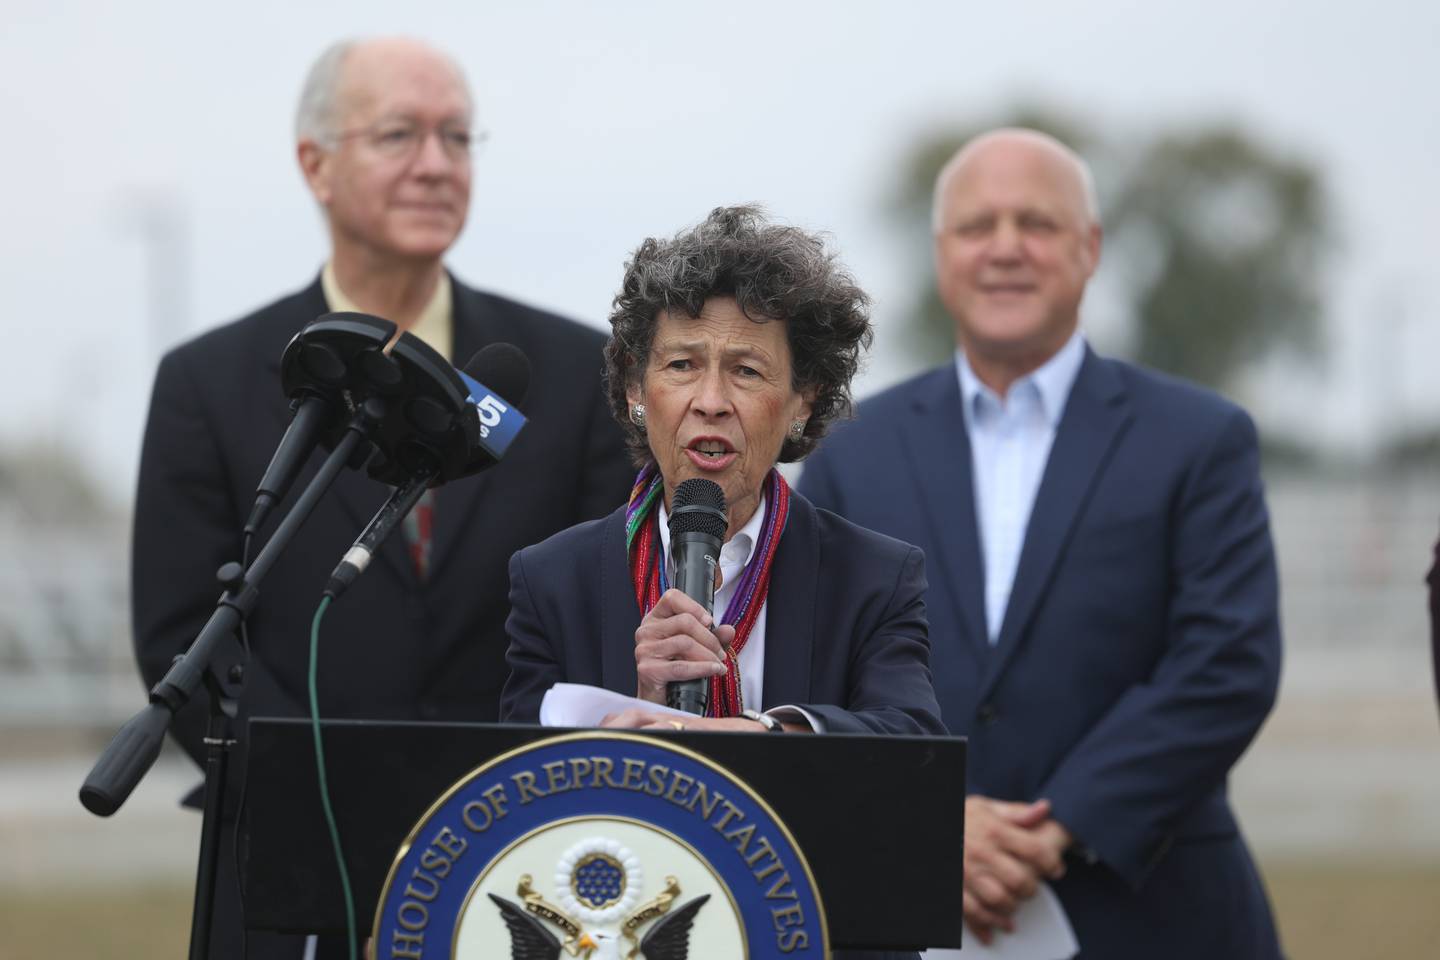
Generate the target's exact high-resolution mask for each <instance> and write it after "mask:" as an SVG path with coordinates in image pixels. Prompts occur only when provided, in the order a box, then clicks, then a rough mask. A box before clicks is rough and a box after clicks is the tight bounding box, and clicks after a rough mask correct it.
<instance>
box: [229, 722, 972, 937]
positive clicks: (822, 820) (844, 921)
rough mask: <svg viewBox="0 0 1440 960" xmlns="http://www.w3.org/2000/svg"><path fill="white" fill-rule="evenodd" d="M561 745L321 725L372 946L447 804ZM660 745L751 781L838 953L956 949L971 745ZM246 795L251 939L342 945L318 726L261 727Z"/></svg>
mask: <svg viewBox="0 0 1440 960" xmlns="http://www.w3.org/2000/svg"><path fill="white" fill-rule="evenodd" d="M564 732H566V731H564V730H558V729H554V728H541V727H532V726H505V725H495V724H453V723H386V722H378V721H363V720H352V721H341V720H328V721H324V738H325V750H326V760H327V773H328V777H329V784H330V796H331V800H332V804H333V805H334V808H335V816H336V819H337V821H338V825H339V829H340V835H341V837H342V839H343V842H344V844H345V856H346V859H347V861H348V864H349V868H350V878H351V882H352V885H353V886H354V889H355V897H356V909H357V911H358V914H357V916H358V920H359V923H360V925H361V928H362V931H361V932H362V934H363V933H364V932H365V931H367V930H368V928H369V925H370V920H371V917H373V915H374V913H375V907H376V901H377V899H378V897H379V894H380V889H381V887H382V885H383V884H384V882H385V877H386V874H387V872H388V871H389V869H390V865H391V863H392V862H393V861H394V858H395V855H396V853H397V851H398V849H399V847H400V844H401V843H402V842H403V841H404V840H405V838H406V836H407V834H408V833H409V832H410V829H411V828H412V827H413V826H414V825H415V823H416V822H417V821H418V820H420V818H421V817H422V816H423V815H424V814H425V812H426V811H427V810H428V809H429V808H430V806H431V805H432V804H433V803H434V802H435V801H436V799H437V798H439V797H440V795H441V794H442V793H444V792H445V790H446V789H448V788H449V787H450V786H451V785H452V784H454V783H455V782H456V781H457V780H459V779H461V778H462V777H464V776H465V775H466V774H467V773H469V772H470V771H472V770H474V769H475V768H476V767H478V766H480V765H481V764H483V763H485V762H486V761H488V760H490V759H491V758H493V757H495V756H498V755H500V754H502V753H504V752H506V751H509V750H512V749H515V748H517V747H521V746H523V745H525V744H527V743H530V742H531V741H534V740H539V739H543V738H547V737H551V736H554V735H556V734H559V733H564ZM662 736H663V737H664V738H665V739H666V740H667V741H669V742H673V743H677V744H679V745H681V746H684V747H686V748H689V749H691V750H693V751H695V752H696V753H699V754H702V755H704V756H706V757H708V758H709V759H711V760H713V761H715V762H716V763H718V764H720V765H722V766H724V767H726V768H728V769H729V770H730V771H731V772H732V773H733V774H735V775H736V776H738V777H740V778H741V779H743V780H745V781H747V782H748V783H749V784H750V786H751V787H752V788H754V789H755V790H756V791H757V792H758V793H759V794H761V795H762V796H763V797H764V798H765V800H766V801H767V802H768V803H769V805H770V806H771V807H772V808H773V809H774V811H775V812H776V813H777V814H778V815H779V817H780V818H781V819H782V820H783V821H784V822H785V824H786V825H787V826H788V827H789V828H790V831H791V833H792V834H793V835H794V837H795V840H796V842H797V843H798V845H799V847H800V849H801V850H802V851H803V852H804V855H805V857H806V859H807V860H808V861H809V864H810V867H811V869H812V871H813V873H814V876H815V880H816V884H817V886H818V887H819V891H820V895H821V897H822V898H823V900H824V903H825V912H826V915H827V917H828V920H829V930H830V942H831V945H832V946H833V947H835V948H840V949H920V948H922V947H927V946H933V947H945V946H948V947H958V946H960V936H961V927H962V916H961V910H960V904H961V899H962V885H961V884H962V880H961V862H962V859H963V858H962V855H961V854H962V844H963V842H964V818H963V811H964V807H965V741H964V740H963V739H959V738H950V737H882V736H850V735H838V734H826V735H823V736H772V735H763V734H726V733H674V734H664V735H662ZM246 780H247V783H248V786H247V794H246V805H245V814H244V821H243V824H242V831H243V839H244V841H245V844H246V846H245V849H246V850H247V851H248V853H247V855H246V858H245V859H246V866H245V876H244V883H245V909H246V918H247V919H246V925H247V926H249V927H250V928H251V929H256V930H274V931H282V932H307V931H308V932H322V933H340V934H343V932H344V929H345V909H344V905H343V900H342V897H341V892H340V883H339V880H338V878H337V876H336V867H335V860H334V854H333V851H332V849H331V847H330V843H329V835H328V833H327V829H326V826H325V821H324V817H323V813H322V810H321V805H320V799H319V793H318V786H317V779H316V772H315V754H314V743H313V739H312V734H311V730H310V725H309V722H308V721H305V720H297V719H270V718H256V719H254V720H252V721H251V723H250V751H249V770H248V773H247V777H246Z"/></svg>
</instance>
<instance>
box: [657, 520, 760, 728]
mask: <svg viewBox="0 0 1440 960" xmlns="http://www.w3.org/2000/svg"><path fill="white" fill-rule="evenodd" d="M768 499H769V498H768V497H767V496H766V494H765V493H763V492H762V493H761V494H760V505H759V506H758V507H756V508H755V513H754V514H753V515H752V516H751V517H750V519H749V520H748V521H746V523H745V526H743V527H741V528H740V529H739V530H738V531H736V533H735V536H733V537H731V538H730V540H729V541H728V542H727V543H725V544H724V545H723V546H722V547H721V548H720V577H721V583H720V589H719V590H717V591H715V611H714V614H715V622H716V623H719V622H720V621H721V619H722V618H723V617H724V616H725V609H726V607H728V606H729V604H730V598H731V597H733V596H735V589H736V587H738V586H739V585H740V574H741V573H742V572H743V571H744V570H745V565H746V564H747V563H749V562H750V556H751V554H753V553H754V552H755V545H756V544H757V543H759V542H760V528H761V527H763V526H764V525H765V504H766V501H767V500H768ZM660 547H661V549H662V550H664V552H665V579H666V582H668V583H670V584H671V585H672V586H673V585H674V583H675V559H674V557H673V556H671V554H670V512H669V511H668V510H666V509H665V501H664V498H663V497H662V498H661V501H660ZM767 606H769V601H768V600H767V601H766V602H765V603H764V604H761V606H760V613H759V615H758V616H756V618H755V626H753V627H752V628H751V629H750V639H748V640H746V641H745V646H743V647H741V648H740V655H739V657H738V660H739V664H740V699H741V701H742V702H743V704H744V706H745V708H746V709H748V710H763V709H764V707H763V706H761V700H760V698H761V696H762V695H763V694H764V690H765V682H764V681H765V678H764V673H765V614H766V609H765V608H766V607H767Z"/></svg>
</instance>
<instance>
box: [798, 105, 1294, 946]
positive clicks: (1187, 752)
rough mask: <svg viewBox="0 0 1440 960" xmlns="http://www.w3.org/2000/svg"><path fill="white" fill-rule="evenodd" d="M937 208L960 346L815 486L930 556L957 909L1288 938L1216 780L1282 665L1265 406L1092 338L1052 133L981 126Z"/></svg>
mask: <svg viewBox="0 0 1440 960" xmlns="http://www.w3.org/2000/svg"><path fill="white" fill-rule="evenodd" d="M933 219H934V223H933V227H934V241H935V247H934V250H935V269H936V275H937V282H938V284H939V291H940V297H941V299H942V301H943V302H944V304H945V307H946V310H947V311H948V312H949V313H950V315H951V317H952V318H953V320H954V323H955V338H956V344H957V348H958V349H957V351H956V354H955V359H954V362H953V363H947V364H946V365H944V366H943V367H941V368H940V369H938V370H935V371H932V372H930V373H927V374H924V375H923V376H920V377H918V378H916V379H914V380H912V381H910V382H908V383H904V384H901V385H900V386H898V387H895V388H893V389H891V390H889V391H887V392H885V393H883V394H881V395H879V396H877V397H874V398H873V399H871V400H869V401H868V402H866V403H864V404H862V405H861V407H860V411H859V416H858V418H857V419H856V420H855V421H854V422H853V423H851V424H848V425H846V426H845V427H843V428H840V429H837V430H836V431H835V433H834V435H833V436H832V437H831V438H829V439H827V440H826V441H825V442H824V444H823V445H822V446H821V448H820V450H819V451H818V452H817V453H816V454H814V455H812V456H811V457H810V458H809V460H808V461H807V465H806V468H805V473H804V475H803V477H802V478H801V482H800V490H801V492H803V493H804V494H805V495H806V496H808V497H809V498H810V499H811V500H812V501H813V502H814V503H815V504H816V505H817V506H820V507H825V508H828V509H830V510H833V511H835V512H837V513H839V514H841V515H843V516H845V517H847V518H849V519H850V520H853V521H855V522H857V523H860V524H862V525H863V526H866V527H871V528H873V529H876V530H879V531H881V532H884V533H887V534H890V535H891V536H894V537H898V538H900V539H902V540H908V541H910V542H912V543H915V544H918V545H919V546H921V547H922V548H923V549H924V551H925V556H926V560H927V564H928V567H929V569H930V570H931V575H930V590H929V593H928V595H927V598H926V612H927V615H928V617H929V620H930V638H931V640H930V642H931V665H932V669H933V670H934V673H935V687H936V691H937V693H938V694H939V699H940V705H941V708H942V710H943V712H944V719H945V723H946V725H947V726H948V727H949V728H950V729H951V730H952V731H953V732H955V733H957V734H963V735H965V736H967V737H969V740H970V766H969V770H968V783H969V786H970V789H971V790H972V795H971V796H970V797H969V798H968V799H967V801H966V807H965V815H966V830H965V901H964V910H965V916H966V919H967V923H968V925H969V927H970V929H971V931H972V932H974V933H975V934H976V935H977V936H978V937H979V938H980V939H982V940H986V941H989V940H990V939H991V938H992V937H994V936H1005V935H1006V933H1005V931H1008V930H1011V929H1013V928H1014V925H1015V919H1014V916H1015V912H1016V910H1017V908H1018V906H1019V905H1020V904H1021V903H1023V902H1024V901H1025V900H1026V899H1027V898H1030V897H1033V896H1035V895H1036V893H1037V890H1038V888H1039V885H1040V884H1042V883H1050V884H1052V885H1053V889H1054V891H1055V893H1056V894H1058V896H1059V899H1060V902H1061V904H1062V906H1063V907H1064V909H1065V911H1066V913H1067V914H1068V916H1069V918H1070V921H1071V923H1072V924H1073V926H1074V928H1075V932H1076V936H1077V938H1078V940H1079V943H1080V954H1079V955H1080V957H1082V958H1086V960H1090V958H1099V957H1104V958H1115V957H1121V958H1129V957H1134V958H1137V960H1138V958H1155V957H1165V958H1166V960H1177V958H1189V957H1194V958H1197V960H1198V958H1207V960H1212V958H1215V957H1227V958H1268V957H1275V956H1278V955H1279V945H1278V943H1277V940H1276V935H1275V930H1274V925H1273V923H1272V920H1271V916H1270V909H1269V905H1268V903H1267V899H1266V895H1265V892H1264V888H1263V885H1262V883H1261V880H1260V877H1259V875H1258V873H1257V872H1256V869H1255V867H1254V865H1253V863H1252V861H1251V859H1250V855H1249V853H1248V851H1247V849H1246V846H1245V843H1244V841H1243V840H1242V838H1241V836H1240V832H1239V827H1238V826H1237V824H1236V820H1235V817H1234V814H1233V813H1232V812H1231V809H1230V805H1229V803H1228V801H1227V798H1226V779H1227V776H1228V773H1229V770H1230V768H1231V767H1232V766H1233V765H1234V763H1235V762H1236V760H1238V759H1239V757H1240V755H1241V754H1242V753H1243V752H1244V750H1245V748H1246V747H1247V746H1248V745H1249V743H1250V741H1251V740H1252V739H1253V738H1254V736H1255V733H1256V731H1257V730H1258V729H1259V727H1260V724H1261V722H1262V721H1263V720H1264V718H1265V716H1266V714H1267V713H1268V712H1269V711H1270V708H1271V706H1272V704H1273V702H1274V697H1275V691H1276V686H1277V683H1278V678H1279V671H1280V627H1279V619H1278V612H1277V584H1276V572H1275V561H1274V554H1273V549H1272V547H1271V542H1270V533H1269V520H1268V514H1267V511H1266V507H1265V501H1264V496H1263V492H1262V489H1261V484H1260V475H1259V454H1258V444H1257V440H1256V434H1255V428H1254V426H1253V424H1252V423H1251V421H1250V418H1249V417H1248V416H1247V415H1246V414H1245V412H1244V411H1243V410H1241V409H1240V408H1238V407H1236V406H1235V405H1234V404H1231V403H1229V402H1228V401H1226V400H1224V399H1222V398H1220V397H1219V396H1216V395H1215V394H1213V393H1211V392H1209V391H1207V390H1204V389H1201V388H1199V387H1197V386H1194V385H1192V384H1188V383H1183V382H1181V381H1178V380H1174V379H1171V378H1169V377H1165V376H1163V375H1160V374H1158V373H1155V372H1153V371H1148V370H1144V369H1141V368H1138V367H1134V366H1131V365H1129V364H1126V363H1122V362H1119V361H1117V360H1110V359H1106V358H1102V357H1100V356H1097V355H1096V354H1095V353H1094V352H1093V351H1091V349H1090V348H1089V346H1088V345H1087V344H1086V342H1085V339H1084V336H1083V334H1082V333H1081V332H1080V330H1079V315H1080V302H1081V299H1082V297H1083V295H1084V292H1085V287H1086V284H1087V283H1088V282H1089V280H1090V278H1091V276H1092V275H1093V274H1094V272H1095V268H1096V265H1097V264H1098V262H1099V259H1100V249H1101V236H1102V234H1101V228H1100V221H1099V215H1098V212H1097V203H1096V199H1095V190H1094V186H1093V182H1092V179H1091V176H1090V174H1089V171H1088V170H1087V168H1086V166H1085V164H1084V162H1083V161H1082V160H1081V159H1080V158H1079V157H1077V156H1076V155H1075V154H1074V153H1073V152H1071V151H1070V150H1069V149H1068V148H1067V147H1065V146H1064V145H1063V144H1061V143H1059V142H1058V141H1056V140H1054V139H1052V138H1050V137H1048V136H1045V135H1043V134H1040V133H1037V132H1034V131H1030V130H996V131H992V132H990V133H987V134H984V135H982V136H980V137H978V138H976V139H975V140H973V141H971V142H970V143H968V144H967V145H965V146H964V147H963V148H962V149H961V150H960V151H959V152H958V153H957V154H956V155H955V156H954V158H952V159H951V160H950V162H949V163H948V164H947V165H946V166H945V168H944V170H943V171H942V172H941V174H940V176H939V178H938V179H937V182H936V186H935V204H934V218H933ZM1197 322H1199V320H1198V318H1197Z"/></svg>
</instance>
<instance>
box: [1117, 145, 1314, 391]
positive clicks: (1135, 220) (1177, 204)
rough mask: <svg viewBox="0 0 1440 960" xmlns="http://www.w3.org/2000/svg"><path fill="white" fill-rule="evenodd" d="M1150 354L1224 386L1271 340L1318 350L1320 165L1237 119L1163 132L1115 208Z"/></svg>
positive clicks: (1141, 345) (1140, 332) (1138, 338)
mask: <svg viewBox="0 0 1440 960" xmlns="http://www.w3.org/2000/svg"><path fill="white" fill-rule="evenodd" d="M1106 222H1107V230H1108V233H1109V240H1110V241H1111V242H1109V243H1108V249H1107V252H1110V253H1119V254H1120V255H1121V256H1122V262H1121V263H1120V264H1119V267H1120V269H1121V272H1122V276H1123V281H1122V282H1124V284H1125V286H1126V287H1127V288H1128V289H1129V291H1130V292H1131V295H1132V296H1133V300H1132V302H1133V304H1134V321H1135V339H1134V344H1135V349H1134V355H1135V358H1136V359H1138V360H1139V361H1140V362H1141V363H1145V364H1149V365H1150V366H1153V367H1157V368H1159V369H1161V370H1168V371H1170V372H1171V373H1176V374H1179V375H1180V376H1183V377H1188V378H1190V379H1192V380H1197V381H1199V382H1201V383H1205V384H1209V385H1211V386H1215V387H1225V386H1228V385H1230V384H1231V383H1232V381H1233V380H1234V378H1235V376H1236V374H1238V373H1240V372H1241V371H1242V370H1244V369H1245V368H1246V367H1247V366H1249V365H1251V364H1253V363H1254V362H1256V361H1258V360H1260V359H1261V358H1262V357H1264V356H1265V355H1266V353H1268V352H1269V351H1271V350H1274V349H1288V350H1292V351H1294V352H1295V353H1296V354H1297V355H1299V356H1301V357H1305V358H1307V359H1314V358H1315V357H1316V356H1318V354H1319V348H1320V346H1321V342H1320V326H1319V316H1320V311H1319V304H1320V291H1319V286H1320V265H1321V253H1322V250H1323V247H1324V245H1325V243H1326V233H1327V230H1326V215H1325V207H1324V203H1323V199H1322V195H1321V187H1320V178H1319V175H1318V173H1316V171H1315V170H1314V169H1313V168H1311V167H1310V166H1308V165H1307V164H1305V163H1303V162H1301V161H1298V160H1287V159H1284V158H1281V157H1279V156H1276V155H1275V154H1273V153H1270V152H1268V151H1266V150H1265V148H1263V147H1262V146H1260V145H1258V144H1256V143H1254V142H1252V141H1250V140H1247V139H1246V138H1245V136H1244V135H1243V134H1241V133H1239V132H1238V131H1235V130H1228V129H1216V130H1206V131H1201V132H1198V133H1194V134H1185V135H1179V136H1165V137H1161V138H1160V139H1159V140H1157V141H1156V142H1154V143H1153V144H1152V145H1151V146H1150V147H1149V148H1148V149H1147V150H1145V151H1144V152H1143V153H1142V154H1141V158H1140V160H1139V162H1138V163H1137V164H1136V166H1135V169H1134V170H1133V171H1132V173H1131V174H1130V176H1129V177H1127V178H1126V180H1125V182H1124V183H1123V185H1122V186H1121V187H1120V189H1119V190H1118V191H1117V192H1116V194H1115V202H1114V203H1112V204H1111V205H1110V207H1109V208H1108V210H1107V212H1106Z"/></svg>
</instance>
